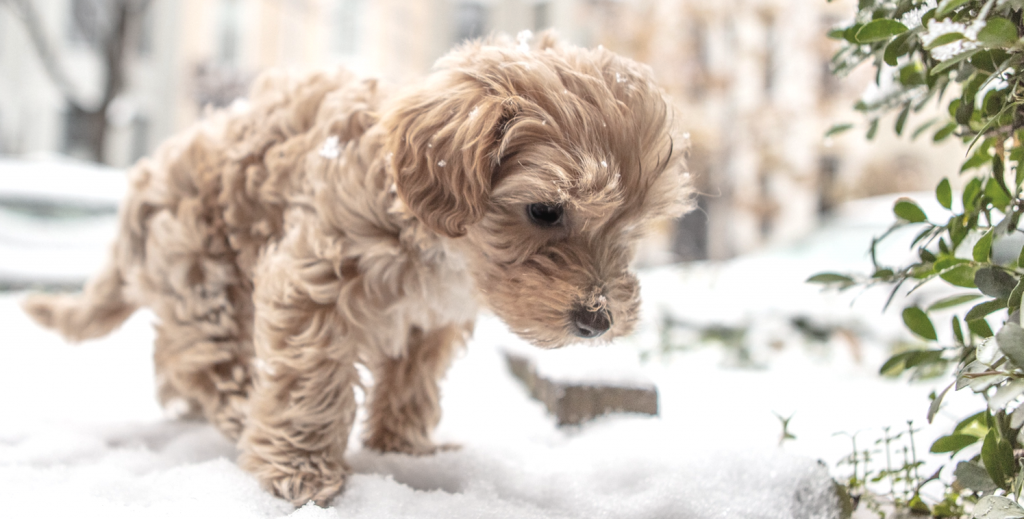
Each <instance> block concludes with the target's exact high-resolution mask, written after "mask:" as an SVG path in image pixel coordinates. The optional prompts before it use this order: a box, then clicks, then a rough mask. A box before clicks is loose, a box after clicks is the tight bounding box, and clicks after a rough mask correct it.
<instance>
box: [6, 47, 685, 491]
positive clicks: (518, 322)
mask: <svg viewBox="0 0 1024 519" xmlns="http://www.w3.org/2000/svg"><path fill="white" fill-rule="evenodd" d="M674 130H675V128H674V126H673V121H672V120H671V112H670V110H669V108H668V105H667V103H666V101H665V99H664V98H663V95H662V94H661V92H660V91H659V90H658V89H657V87H656V86H655V85H654V83H653V82H652V79H651V74H650V71H649V70H648V69H647V68H646V67H644V66H641V65H638V64H637V63H634V62H632V61H630V60H628V59H624V58H622V57H619V56H616V55H615V54H613V53H611V52H608V51H606V50H603V49H600V48H599V49H596V50H587V49H581V48H576V47H572V46H569V45H565V44H561V43H559V42H557V41H555V39H554V38H553V37H552V36H551V35H550V34H545V35H542V36H541V37H540V38H538V41H537V42H536V43H535V44H534V45H533V47H532V48H530V49H522V48H518V47H517V46H516V45H514V44H512V42H510V41H508V40H507V39H503V38H493V39H491V40H487V41H481V42H474V43H469V44H466V45H464V46H462V47H460V48H458V49H456V50H454V51H453V52H452V53H450V54H449V55H448V56H446V57H445V58H443V59H442V60H440V61H439V62H438V64H437V67H436V70H435V71H434V72H433V73H432V74H431V75H430V76H429V77H428V78H426V80H425V81H424V82H423V83H421V84H418V85H413V86H410V87H408V88H406V89H404V90H399V91H397V92H392V91H390V90H389V89H387V88H385V87H383V86H382V85H380V84H378V82H377V81H374V80H372V79H359V78H356V77H353V76H352V75H351V74H349V73H347V72H345V71H341V70H332V71H328V72H320V73H316V74H311V75H303V76H296V75H289V74H285V73H281V72H271V73H268V74H266V75H264V76H263V77H262V78H260V79H259V81H258V82H257V84H256V85H255V87H254V88H253V90H252V93H251V96H250V98H249V105H248V107H245V108H235V109H231V110H225V111H221V112H219V113H216V114H214V115H212V116H211V117H209V118H208V119H207V120H205V121H203V122H201V123H200V124H198V125H197V126H195V127H194V128H192V129H191V130H189V131H187V132H185V133H183V134H181V135H179V136H177V137H175V138H173V139H171V140H169V141H168V142H166V143H165V144H164V145H162V146H161V147H160V148H159V149H158V150H157V152H156V153H155V154H154V156H153V157H152V158H149V159H145V160H142V161H141V162H140V163H139V164H137V165H136V166H135V167H134V169H133V170H132V173H131V183H132V187H131V192H130V195H129V196H128V198H127V200H126V201H125V204H124V206H123V208H122V212H121V218H120V234H119V236H118V238H117V240H116V243H115V244H114V246H113V250H112V254H111V260H110V263H109V265H108V266H107V267H106V269H105V270H103V271H102V272H100V273H99V274H97V275H96V276H95V277H94V278H93V279H92V280H90V282H89V283H88V284H87V285H86V287H85V290H84V292H83V293H82V294H80V295H75V296H68V295H57V296H54V295H34V296H30V297H29V298H27V299H26V300H25V302H24V307H25V309H26V311H27V312H28V313H29V314H30V315H32V316H33V317H34V318H35V319H36V320H37V321H39V322H40V323H41V324H43V325H45V326H48V327H51V328H54V329H56V330H58V331H59V332H61V333H62V334H63V335H64V336H65V337H67V338H68V339H69V340H73V341H80V340H84V339H88V338H92V337H98V336H101V335H103V334H106V333H108V332H110V331H111V330H113V329H114V328H115V327H117V326H118V325H119V324H120V323H121V322H122V321H124V320H125V319H126V318H127V317H128V316H129V315H130V314H131V313H132V312H133V311H134V310H135V309H137V308H139V307H149V308H151V309H152V310H153V312H154V313H155V314H156V315H157V316H158V318H159V321H158V324H157V325H156V328H157V338H156V349H155V365H156V372H157V380H158V384H159V388H158V391H159V398H160V400H161V402H162V403H163V404H165V405H170V404H172V403H174V404H175V405H180V404H181V403H184V404H187V406H188V410H189V412H192V413H195V414H199V415H202V416H204V417H206V418H207V419H208V420H209V421H211V422H212V423H213V424H215V425H216V426H217V427H218V428H219V429H220V430H221V431H223V432H224V433H225V434H226V435H227V436H229V437H231V438H232V439H235V440H237V441H238V446H239V448H240V451H241V456H240V461H239V463H240V464H241V465H242V466H243V467H244V468H245V469H247V470H249V471H250V472H252V473H253V474H254V475H255V476H256V477H257V478H258V479H259V480H260V482H261V483H262V484H263V485H264V486H265V487H266V488H267V489H269V490H271V491H273V492H274V493H276V494H277V495H280V496H282V497H284V498H285V499H288V500H290V501H291V502H292V503H295V504H296V505H300V504H303V503H305V502H306V501H308V500H310V499H312V500H314V501H316V502H317V503H326V502H327V501H328V500H330V499H331V498H332V497H333V496H335V495H336V494H337V493H338V492H340V491H341V489H342V487H343V485H344V482H345V475H346V472H347V469H346V466H345V462H344V456H343V455H344V450H345V446H346V443H347V438H348V435H349V432H350V430H351V426H352V422H353V419H354V416H355V411H356V403H355V398H354V388H355V386H356V385H357V384H359V377H358V374H357V372H356V365H357V364H363V365H365V366H367V367H368V368H369V369H370V371H371V372H372V374H373V379H374V385H373V387H372V388H371V391H370V397H369V401H368V403H367V407H368V420H367V427H366V434H365V437H364V438H363V442H364V445H365V446H367V447H369V448H373V449H379V450H382V451H396V452H405V453H411V454H426V453H430V452H433V451H434V450H435V449H436V446H435V445H434V444H433V443H432V442H431V439H430V434H431V431H432V429H433V428H434V426H435V425H436V424H437V422H438V420H439V418H440V407H439V392H438V381H439V379H440V378H441V377H442V376H443V374H444V372H445V370H446V368H447V366H448V364H449V362H450V360H451V358H452V354H453V352H454V351H455V350H456V349H457V348H459V347H460V346H461V345H462V344H463V343H464V342H465V340H466V339H467V337H468V336H469V334H470V333H471V332H472V327H473V322H474V319H475V315H476V313H477V309H478V306H483V307H486V308H489V309H491V310H492V311H493V312H494V313H496V314H497V315H498V316H500V317H501V318H502V319H503V320H504V321H505V322H506V323H508V325H509V326H510V327H511V328H512V329H513V330H514V331H515V332H516V333H518V334H519V335H520V336H522V337H524V338H526V339H528V340H530V341H532V342H534V343H535V344H537V345H539V346H542V347H558V346H561V345H564V344H567V343H569V342H573V341H576V340H578V337H577V335H578V334H577V333H575V332H574V328H573V311H574V309H578V308H585V309H587V311H590V312H598V311H603V312H607V314H608V315H609V317H610V324H609V325H610V329H609V330H608V333H607V334H605V336H604V337H605V338H610V337H615V336H618V335H622V334H624V333H628V332H629V331H630V330H631V328H632V327H633V325H634V323H635V321H636V315H637V309H638V306H639V300H638V288H637V281H636V278H635V277H634V276H633V275H632V274H631V273H630V271H629V268H628V267H629V263H630V260H631V258H632V256H633V249H634V244H635V243H636V241H637V239H638V238H639V237H640V236H641V232H642V229H643V228H644V227H645V224H646V223H647V222H648V221H650V220H652V219H654V218H661V217H667V216H674V215H678V214H680V213H681V212H682V211H684V210H686V209H688V208H689V206H690V193H691V189H690V187H689V184H688V183H687V179H686V177H685V175H684V173H683V166H682V155H683V153H682V151H683V149H684V148H685V146H684V144H685V143H683V142H681V141H680V140H679V139H675V140H673V133H674ZM674 143H675V147H673V144H674ZM335 144H336V146H334V145H335ZM535 203H547V204H552V205H555V204H557V205H559V206H560V207H562V208H564V216H563V218H562V220H561V221H560V222H559V224H558V225H554V226H550V227H544V226H539V225H537V224H536V223H535V222H531V220H530V218H529V216H528V214H527V209H526V208H527V207H528V206H529V204H535Z"/></svg>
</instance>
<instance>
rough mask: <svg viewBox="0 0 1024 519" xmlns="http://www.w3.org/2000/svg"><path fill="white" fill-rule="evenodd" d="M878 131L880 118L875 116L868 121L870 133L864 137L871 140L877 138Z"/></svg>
mask: <svg viewBox="0 0 1024 519" xmlns="http://www.w3.org/2000/svg"><path fill="white" fill-rule="evenodd" d="M876 133H878V118H877V117H876V118H874V119H872V120H871V122H870V123H868V133H866V134H865V135H864V138H866V139H867V140H869V141H870V140H871V139H874V138H875V134H876Z"/></svg>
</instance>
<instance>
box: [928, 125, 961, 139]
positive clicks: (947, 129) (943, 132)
mask: <svg viewBox="0 0 1024 519" xmlns="http://www.w3.org/2000/svg"><path fill="white" fill-rule="evenodd" d="M954 131H956V123H949V124H947V125H945V126H943V127H942V128H941V129H939V131H937V132H935V136H933V137H932V140H933V141H935V142H939V141H941V140H943V139H945V138H946V137H949V136H950V135H952V134H953V132H954Z"/></svg>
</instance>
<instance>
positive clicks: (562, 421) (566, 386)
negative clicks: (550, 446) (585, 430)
mask: <svg viewBox="0 0 1024 519" xmlns="http://www.w3.org/2000/svg"><path fill="white" fill-rule="evenodd" d="M505 360H506V361H507V362H508V367H509V370H510V371H511V372H512V374H513V375H515V376H516V378H518V379H519V380H521V381H522V382H523V383H524V384H525V385H526V387H527V389H528V390H529V391H530V395H531V396H533V398H536V399H537V400H540V401H541V402H543V403H544V405H546V406H547V408H548V412H549V413H551V414H552V415H554V416H555V418H556V420H557V421H558V425H559V426H563V425H578V424H580V423H583V422H585V421H587V420H591V419H593V418H596V417H598V416H601V415H603V414H607V413H613V412H618V413H641V414H648V415H657V414H658V388H657V387H655V386H654V385H653V384H650V385H649V386H647V387H625V386H620V385H615V384H593V383H591V384H581V383H576V382H563V381H557V380H549V379H547V378H544V377H543V376H540V375H539V374H538V373H537V369H536V367H535V366H534V365H533V363H532V362H531V361H530V360H529V359H527V358H525V357H522V356H519V355H516V354H514V353H510V352H507V351H506V352H505Z"/></svg>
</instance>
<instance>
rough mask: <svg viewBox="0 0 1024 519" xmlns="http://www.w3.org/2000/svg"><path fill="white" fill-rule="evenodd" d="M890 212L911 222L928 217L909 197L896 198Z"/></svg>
mask: <svg viewBox="0 0 1024 519" xmlns="http://www.w3.org/2000/svg"><path fill="white" fill-rule="evenodd" d="M892 212H893V213H895V214H896V216H897V217H899V218H900V219H902V220H905V221H908V222H911V223H919V222H923V221H925V220H927V219H928V217H927V216H925V214H924V211H922V210H921V208H920V207H918V205H917V203H915V202H914V201H913V200H911V199H909V198H900V199H898V200H896V205H894V206H893V208H892Z"/></svg>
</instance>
